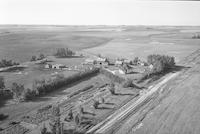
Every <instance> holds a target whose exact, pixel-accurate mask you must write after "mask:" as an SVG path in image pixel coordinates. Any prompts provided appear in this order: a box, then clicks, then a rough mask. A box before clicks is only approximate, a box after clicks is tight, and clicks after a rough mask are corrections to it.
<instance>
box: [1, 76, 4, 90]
mask: <svg viewBox="0 0 200 134" xmlns="http://www.w3.org/2000/svg"><path fill="white" fill-rule="evenodd" d="M4 88H5V83H4V77H3V76H0V90H1V89H4Z"/></svg>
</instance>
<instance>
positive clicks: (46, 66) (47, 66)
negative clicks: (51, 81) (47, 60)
mask: <svg viewBox="0 0 200 134" xmlns="http://www.w3.org/2000/svg"><path fill="white" fill-rule="evenodd" d="M44 68H47V69H48V68H52V65H51V64H46V65H45V66H44Z"/></svg>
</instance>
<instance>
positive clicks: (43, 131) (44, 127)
mask: <svg viewBox="0 0 200 134" xmlns="http://www.w3.org/2000/svg"><path fill="white" fill-rule="evenodd" d="M40 133H41V134H47V128H46V126H45V124H43V126H42V128H41V130H40Z"/></svg>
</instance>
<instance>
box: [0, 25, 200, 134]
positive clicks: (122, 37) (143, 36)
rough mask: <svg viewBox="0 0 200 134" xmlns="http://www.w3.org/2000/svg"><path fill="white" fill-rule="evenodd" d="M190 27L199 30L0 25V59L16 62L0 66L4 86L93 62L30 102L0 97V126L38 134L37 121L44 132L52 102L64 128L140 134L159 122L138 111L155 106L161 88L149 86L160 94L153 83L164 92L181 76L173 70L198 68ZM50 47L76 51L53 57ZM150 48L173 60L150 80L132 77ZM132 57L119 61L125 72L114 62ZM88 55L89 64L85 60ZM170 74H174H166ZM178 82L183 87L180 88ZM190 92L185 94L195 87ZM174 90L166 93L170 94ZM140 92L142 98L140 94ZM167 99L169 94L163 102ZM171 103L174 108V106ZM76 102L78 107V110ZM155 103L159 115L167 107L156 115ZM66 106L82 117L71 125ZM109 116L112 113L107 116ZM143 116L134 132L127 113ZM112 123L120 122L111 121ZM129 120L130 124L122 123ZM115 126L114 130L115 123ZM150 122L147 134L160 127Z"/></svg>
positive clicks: (198, 43)
mask: <svg viewBox="0 0 200 134" xmlns="http://www.w3.org/2000/svg"><path fill="white" fill-rule="evenodd" d="M197 33H200V27H167V26H163V27H161V26H157V27H156V26H152V27H146V26H15V25H13V26H0V58H1V59H12V60H13V61H17V62H19V63H20V65H21V66H23V67H22V68H17V69H8V70H6V71H1V72H0V76H3V77H4V79H5V87H6V88H7V89H11V88H12V83H14V82H16V83H20V84H23V85H24V87H25V88H30V89H31V88H33V86H32V84H33V81H35V80H39V79H40V80H45V82H47V81H49V79H52V80H51V81H53V79H54V78H55V77H58V76H60V77H61V76H62V77H64V78H66V79H67V78H68V77H73V76H75V77H79V75H80V74H81V73H83V72H84V71H85V70H89V71H90V70H92V69H91V68H93V67H95V68H98V69H99V70H100V71H99V72H98V73H97V74H95V75H92V76H90V77H86V78H81V79H80V80H77V81H75V82H72V83H71V84H66V85H65V84H63V85H64V86H63V87H62V88H59V89H54V90H53V91H51V92H49V93H45V94H43V95H41V96H38V97H36V98H34V99H33V100H29V101H24V102H16V101H15V100H14V99H8V100H5V101H3V102H1V105H0V114H1V113H6V115H8V117H7V118H6V119H4V120H1V121H0V128H2V129H4V130H6V128H9V127H11V128H13V129H14V130H16V129H17V128H15V127H19V128H18V129H20V131H26V134H38V133H39V131H40V128H41V126H42V125H43V124H45V125H46V126H47V128H48V131H49V129H50V128H49V127H50V126H49V122H50V110H51V108H52V106H54V105H58V106H59V109H60V113H61V116H60V120H61V122H63V123H64V130H65V131H66V132H69V133H70V132H72V131H81V132H82V133H85V132H90V131H91V132H94V133H95V132H102V133H105V132H112V133H117V134H124V133H123V132H126V133H127V134H128V133H132V132H133V131H134V132H137V133H138V134H142V133H146V132H147V131H149V130H150V129H151V128H152V126H151V125H149V124H151V123H149V122H151V121H152V122H153V123H155V124H156V122H157V121H160V122H162V121H163V120H161V119H160V120H158V119H157V118H156V117H155V116H157V115H155V116H151V115H149V116H148V117H149V118H150V119H148V118H146V117H144V116H145V115H147V113H149V111H150V110H149V109H151V108H154V107H156V106H155V105H156V104H157V101H160V100H161V98H162V95H163V94H164V93H165V92H164V91H163V94H161V98H159V97H160V96H159V95H158V94H157V91H159V92H162V91H160V90H161V89H160V88H163V86H166V91H168V90H169V89H171V88H172V87H173V86H174V85H175V84H174V83H176V82H177V83H179V81H180V82H182V81H181V80H182V77H180V78H179V79H178V78H177V75H180V76H182V75H183V77H184V76H185V75H187V76H188V77H189V76H190V75H193V72H197V74H198V71H197V70H198V64H199V51H198V49H200V40H199V39H193V38H192V37H193V35H194V34H197ZM58 48H69V49H71V50H72V51H74V52H75V53H76V54H75V56H71V57H64V58H63V57H62V58H59V57H56V56H54V54H55V52H56V50H57V49H58ZM40 54H44V55H45V59H44V60H46V61H45V62H44V63H43V62H41V63H38V62H40V60H36V61H30V59H31V57H32V56H34V55H35V56H39V55H40ZM151 54H160V55H169V56H173V57H174V58H175V62H176V66H175V67H174V68H173V69H171V70H170V71H169V72H167V73H162V74H161V75H159V77H156V79H153V78H151V77H150V78H147V80H144V81H142V82H138V81H139V80H140V79H141V78H142V77H143V76H144V75H145V74H146V72H145V71H146V70H150V69H149V68H150V65H145V64H148V63H147V56H148V55H151ZM135 57H139V60H138V61H137V62H136V64H133V63H127V64H128V65H127V66H125V67H127V68H131V70H132V71H133V72H131V73H130V74H129V73H126V71H124V68H125V67H124V66H123V64H120V62H125V61H129V60H130V61H133V60H134V58H135ZM107 59H112V60H114V61H118V63H119V64H118V65H116V62H115V63H114V65H109V64H105V63H106V60H107ZM93 60H94V61H95V62H93ZM41 61H42V60H41ZM86 61H87V62H86ZM90 61H92V63H89V62H90ZM46 65H51V66H55V68H54V67H53V68H51V67H49V66H48V67H46ZM59 65H62V66H64V68H60V67H59ZM57 66H58V68H57ZM125 70H126V69H125ZM176 74H177V75H176ZM171 75H172V76H173V75H174V77H173V78H172V77H171ZM190 77H191V76H190ZM190 77H189V80H190V81H191V82H190V83H192V80H193V79H195V80H196V79H198V76H196V75H195V77H194V78H190ZM184 78H185V77H184ZM60 79H62V78H60ZM171 79H175V81H174V82H172V80H171ZM70 80H71V79H70ZM73 80H74V79H73ZM127 80H132V83H134V84H133V85H132V86H130V87H124V86H123V84H124V81H127ZM163 81H164V82H163ZM165 81H166V82H165ZM168 81H169V82H168ZM66 83H67V82H66ZM196 83H197V82H196ZM168 86H169V87H168ZM170 86H172V87H170ZM182 86H184V85H182ZM186 86H189V85H186ZM196 87H198V85H196ZM173 88H176V90H175V91H174V92H175V93H179V92H180V88H181V86H178V87H173ZM183 88H184V92H186V89H185V87H183ZM112 89H113V90H114V91H112ZM163 90H164V89H163ZM190 90H192V92H193V90H195V87H192V88H191V89H190ZM174 92H172V93H173V94H175V93H174ZM188 92H189V91H188ZM194 92H195V91H194ZM164 95H166V94H164ZM164 95H163V96H164ZM183 95H184V94H182V93H179V95H178V96H176V95H174V98H172V99H175V100H176V99H177V101H178V100H179V99H178V98H181V97H182V96H183ZM151 97H152V98H154V97H155V98H156V97H158V99H160V100H156V99H155V100H154V99H152V100H151V99H149V98H151ZM172 97H173V96H172ZM176 97H178V98H176ZM143 98H145V99H144V100H142V99H143ZM170 101H171V99H170V97H169V98H168V99H167V100H166V101H164V103H169V102H170ZM180 101H181V99H180ZM194 101H195V103H197V102H198V101H196V100H194ZM95 102H97V103H98V105H97V106H94V103H95ZM143 102H144V104H143ZM141 103H142V104H141ZM177 103H178V102H177ZM182 103H185V101H184V102H182ZM191 103H192V102H191ZM172 104H173V103H172ZM133 105H134V106H135V107H136V109H134V108H135V107H133ZM173 106H174V107H175V104H174V105H173ZM181 106H182V105H181ZM188 107H189V105H188ZM80 108H82V109H83V111H82V112H81V114H80ZM43 109H45V110H43ZM133 109H134V110H133ZM162 109H164V107H161V108H156V109H155V112H156V114H161V116H163V118H164V115H165V114H167V113H165V114H163V115H162V113H160V111H162ZM70 110H71V111H72V113H73V116H75V115H80V116H81V117H80V118H81V120H82V123H80V124H78V125H77V124H76V122H74V121H73V120H68V119H67V117H68V115H69V112H70ZM131 110H133V111H134V112H133V113H132V114H130V111H131ZM145 110H146V111H147V112H146V111H145ZM170 110H172V108H171V109H169V111H170ZM194 110H195V109H194ZM13 111H14V112H13ZM175 112H177V113H178V112H179V111H178V110H177V111H175ZM124 113H126V114H124ZM168 113H169V112H168ZM196 115H198V114H196ZM115 116H116V117H119V118H118V119H115ZM172 116H173V115H172ZM172 116H170V117H169V118H168V123H170V122H171V118H172ZM174 116H175V115H174ZM128 117H131V118H128ZM143 117H144V125H146V126H147V127H146V128H145V129H141V130H136V127H138V128H139V127H141V126H137V125H138V124H139V123H141V122H136V121H135V120H133V119H136V120H139V119H140V118H143ZM183 117H184V116H182V118H183ZM156 119H157V120H156ZM187 119H188V118H187ZM66 120H67V121H66ZM11 122H19V124H17V125H16V126H13V127H12V125H10V123H11ZM119 122H121V123H120V124H119V125H116V124H117V123H119ZM188 122H189V119H188ZM123 123H124V124H125V125H123ZM130 123H132V124H133V125H129V124H130ZM178 123H179V122H178ZM27 124H29V125H27ZM102 124H103V125H102ZM105 124H106V125H105ZM127 124H128V125H127ZM18 125H19V126H18ZM30 126H33V127H30ZM99 126H101V127H102V128H101V127H99ZM116 127H118V128H117V129H116ZM156 127H157V128H154V129H152V130H151V131H152V133H155V132H156V131H157V129H159V128H160V129H164V127H163V126H156ZM169 127H170V126H169ZM178 127H179V125H177V129H178ZM196 129H199V128H196ZM93 130H95V131H93ZM104 130H105V131H104ZM113 130H114V131H113ZM8 131H11V130H8ZM12 131H13V130H12ZM165 131H167V130H165ZM174 131H175V130H174ZM2 132H3V131H2ZM4 132H5V131H4ZM0 133H1V131H0ZM8 133H9V132H8ZM16 133H17V132H16ZM19 133H20V132H19ZM17 134H18V133H17Z"/></svg>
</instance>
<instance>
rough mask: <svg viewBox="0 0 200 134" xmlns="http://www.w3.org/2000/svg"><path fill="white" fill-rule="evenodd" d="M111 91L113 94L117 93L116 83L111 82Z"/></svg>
mask: <svg viewBox="0 0 200 134" xmlns="http://www.w3.org/2000/svg"><path fill="white" fill-rule="evenodd" d="M109 91H110V93H111V94H112V95H115V94H116V93H115V84H114V83H111V84H110V88H109Z"/></svg>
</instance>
